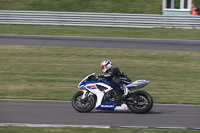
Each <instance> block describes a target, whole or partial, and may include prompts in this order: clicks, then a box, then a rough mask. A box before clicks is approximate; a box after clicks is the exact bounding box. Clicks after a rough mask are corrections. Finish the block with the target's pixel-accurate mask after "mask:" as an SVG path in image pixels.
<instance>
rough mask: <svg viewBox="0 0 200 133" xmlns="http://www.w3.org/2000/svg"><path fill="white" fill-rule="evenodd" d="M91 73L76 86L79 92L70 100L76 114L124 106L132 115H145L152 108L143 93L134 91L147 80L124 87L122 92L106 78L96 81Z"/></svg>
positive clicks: (143, 85) (149, 96)
mask: <svg viewBox="0 0 200 133" xmlns="http://www.w3.org/2000/svg"><path fill="white" fill-rule="evenodd" d="M95 74H96V73H95V72H92V73H91V74H89V75H88V76H86V77H85V78H84V79H83V80H82V81H81V82H80V83H79V85H78V88H80V89H81V90H80V91H78V92H77V93H76V94H75V95H74V96H73V98H72V106H73V108H74V109H75V110H76V111H78V112H90V111H92V110H93V109H94V108H95V109H98V110H115V109H116V107H120V106H122V104H126V105H127V107H128V109H129V110H130V111H131V112H133V113H147V112H149V111H150V110H151V109H152V107H153V99H152V97H151V95H150V94H148V93H147V92H145V91H135V90H137V89H140V88H143V87H145V86H146V85H148V84H149V83H150V81H149V80H136V81H135V82H132V83H128V84H125V85H124V90H122V89H120V87H118V86H117V85H115V84H113V83H111V82H109V79H108V78H103V79H100V80H99V79H97V78H96V76H94V75H95Z"/></svg>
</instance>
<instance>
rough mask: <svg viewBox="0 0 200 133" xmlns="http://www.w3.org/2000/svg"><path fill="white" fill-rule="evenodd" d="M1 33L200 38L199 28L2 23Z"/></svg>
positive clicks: (0, 26)
mask: <svg viewBox="0 0 200 133" xmlns="http://www.w3.org/2000/svg"><path fill="white" fill-rule="evenodd" d="M0 29H1V30H0V34H18V35H55V36H85V37H116V38H118V37H121V38H159V39H185V40H200V36H199V34H200V30H198V29H164V28H154V29H149V28H108V27H107V28H106V27H75V26H38V25H0Z"/></svg>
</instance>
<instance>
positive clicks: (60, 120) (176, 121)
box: [0, 99, 200, 129]
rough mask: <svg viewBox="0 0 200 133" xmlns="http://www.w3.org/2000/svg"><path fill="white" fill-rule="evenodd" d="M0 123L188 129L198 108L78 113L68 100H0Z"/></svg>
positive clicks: (194, 125)
mask: <svg viewBox="0 0 200 133" xmlns="http://www.w3.org/2000/svg"><path fill="white" fill-rule="evenodd" d="M0 123H31V124H67V125H110V126H149V127H187V128H199V129H200V124H199V123H200V106H193V105H169V104H166V105H164V104H163V105H162V104H155V105H154V106H153V108H152V110H151V111H150V112H149V113H147V114H134V113H131V112H130V111H129V110H118V111H99V110H93V111H92V112H90V113H78V112H77V111H75V110H74V109H73V108H72V105H71V102H67V101H34V100H30V101H29V100H28V101H26V100H2V99H1V100H0Z"/></svg>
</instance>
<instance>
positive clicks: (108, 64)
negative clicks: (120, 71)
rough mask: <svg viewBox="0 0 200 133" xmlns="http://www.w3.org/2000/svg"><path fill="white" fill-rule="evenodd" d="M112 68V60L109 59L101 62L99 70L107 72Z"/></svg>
mask: <svg viewBox="0 0 200 133" xmlns="http://www.w3.org/2000/svg"><path fill="white" fill-rule="evenodd" d="M111 68H112V62H111V61H110V60H105V61H102V62H101V71H102V72H103V73H108V70H110V69H111Z"/></svg>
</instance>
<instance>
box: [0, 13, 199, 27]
mask: <svg viewBox="0 0 200 133" xmlns="http://www.w3.org/2000/svg"><path fill="white" fill-rule="evenodd" d="M0 24H30V25H69V26H101V27H138V28H184V29H200V16H164V15H153V14H125V13H91V12H52V11H16V10H0Z"/></svg>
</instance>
